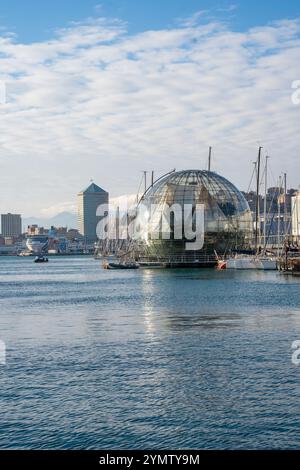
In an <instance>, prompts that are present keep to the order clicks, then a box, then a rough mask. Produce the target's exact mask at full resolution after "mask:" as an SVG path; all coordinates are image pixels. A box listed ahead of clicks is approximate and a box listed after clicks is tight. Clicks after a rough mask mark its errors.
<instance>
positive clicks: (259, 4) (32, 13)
mask: <svg viewBox="0 0 300 470" xmlns="http://www.w3.org/2000/svg"><path fill="white" fill-rule="evenodd" d="M199 10H207V11H210V13H211V15H214V16H215V17H216V18H222V19H225V20H226V21H228V22H229V23H230V25H231V27H232V29H234V30H236V31H244V30H246V29H248V28H249V27H252V26H260V25H265V24H266V23H268V22H271V21H276V20H280V19H283V18H286V19H292V18H296V17H299V16H300V2H299V0H288V1H284V0H237V1H235V0H232V1H231V0H102V1H101V0H99V1H98V2H97V1H95V0H51V1H49V0H47V1H41V0H2V1H1V7H0V24H1V26H2V27H4V28H5V29H6V30H8V31H11V32H12V31H13V32H14V33H16V34H17V35H18V38H19V40H20V41H21V42H33V41H40V40H45V39H49V38H51V37H52V33H53V30H55V29H57V28H63V27H65V26H66V25H67V24H68V22H71V21H81V20H82V19H83V18H87V17H89V16H95V15H98V14H99V13H101V14H102V15H103V16H106V17H108V18H114V17H116V18H119V19H122V20H124V21H126V22H128V30H129V32H131V33H136V32H140V31H145V30H149V29H161V28H165V27H168V26H172V25H174V22H175V21H176V18H184V17H188V16H191V15H192V14H193V13H195V12H197V11H199Z"/></svg>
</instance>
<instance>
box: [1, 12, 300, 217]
mask: <svg viewBox="0 0 300 470" xmlns="http://www.w3.org/2000/svg"><path fill="white" fill-rule="evenodd" d="M0 34H1V33H0ZM299 55H300V21H299V20H282V21H280V22H276V23H274V24H269V25H266V26H265V27H262V26H261V27H257V28H252V29H250V30H248V31H245V32H234V31H231V30H230V29H229V28H228V27H227V26H226V25H224V24H223V23H221V22H218V21H216V20H207V21H206V22H201V24H199V22H197V21H194V22H193V21H190V22H188V21H187V22H186V24H181V25H177V26H176V27H175V26H174V28H170V29H165V30H158V31H145V32H143V33H139V34H135V35H129V34H128V33H126V25H125V24H124V23H122V22H121V21H119V20H107V19H104V18H96V19H92V18H89V19H87V20H86V21H84V22H82V23H76V24H72V25H70V26H69V27H68V28H65V29H62V30H59V31H57V32H56V34H55V36H54V37H53V39H52V40H50V41H45V42H40V43H32V44H21V43H20V42H18V41H17V39H16V38H15V37H10V36H7V35H5V36H2V37H1V36H0V80H5V81H6V91H7V102H6V104H1V105H0V155H1V158H0V191H1V209H2V211H14V210H15V211H17V212H19V211H21V212H23V213H24V214H28V215H33V214H35V213H37V214H43V215H45V211H47V210H48V211H49V214H53V211H54V210H58V208H59V207H65V204H66V205H68V204H71V206H72V205H73V202H72V201H74V204H75V205H76V195H77V193H78V191H79V190H80V189H81V188H82V187H84V186H85V185H86V184H87V183H88V182H89V180H90V179H91V178H93V179H94V180H95V182H96V183H97V184H99V185H100V186H102V187H103V188H104V189H106V190H108V191H109V192H110V193H111V195H112V197H115V196H118V195H119V194H126V193H127V194H133V193H135V192H136V191H137V189H138V184H139V180H140V176H141V173H140V172H141V171H142V170H152V169H154V170H155V171H156V174H159V173H164V172H165V171H168V170H169V169H170V168H174V167H176V168H177V169H181V168H203V167H205V166H206V161H207V152H208V146H209V145H212V146H213V169H215V170H216V171H218V172H219V173H221V174H223V175H224V176H226V177H228V178H229V179H230V180H232V181H233V182H234V183H235V184H237V185H238V186H239V187H240V188H241V189H245V188H247V186H248V182H249V180H250V176H251V171H252V163H251V162H252V161H253V160H254V159H255V157H256V153H257V147H258V142H260V143H262V144H263V145H264V147H265V148H266V149H267V150H268V153H269V154H270V155H271V157H272V160H271V162H272V166H273V173H274V174H278V173H280V172H281V171H283V170H285V171H287V172H288V174H289V180H290V185H294V186H298V184H299V178H298V175H299V173H300V163H299V113H300V107H299V106H295V105H292V102H291V93H292V91H291V83H292V82H293V81H294V80H297V79H299V78H300V66H299ZM61 201H71V202H70V203H69V202H68V203H63V204H61ZM45 207H46V208H47V207H48V208H49V209H43V208H45ZM54 208H56V209H54ZM64 210H65V208H64Z"/></svg>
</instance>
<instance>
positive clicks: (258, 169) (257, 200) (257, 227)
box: [255, 147, 262, 252]
mask: <svg viewBox="0 0 300 470" xmlns="http://www.w3.org/2000/svg"><path fill="white" fill-rule="evenodd" d="M261 150H262V147H259V149H258V159H257V181H256V210H255V250H256V252H257V251H258V243H259V236H258V233H259V217H260V214H259V183H260V162H261Z"/></svg>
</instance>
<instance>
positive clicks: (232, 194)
mask: <svg viewBox="0 0 300 470" xmlns="http://www.w3.org/2000/svg"><path fill="white" fill-rule="evenodd" d="M198 204H201V205H202V207H203V208H204V245H203V248H202V249H201V250H195V251H191V250H189V251H187V250H186V242H187V239H186V238H184V236H183V238H182V239H181V240H178V239H175V237H174V224H172V222H171V225H170V227H171V234H170V237H169V239H166V238H167V237H166V236H165V234H164V228H163V227H164V224H163V218H164V214H165V211H166V209H167V208H170V207H172V206H174V205H176V206H177V207H178V206H180V207H181V208H182V210H184V207H185V206H186V205H189V206H191V207H192V208H193V216H192V217H193V222H194V218H195V208H196V207H197V205H198ZM139 207H140V208H141V207H143V209H144V208H145V207H146V208H148V213H149V214H150V215H149V220H148V221H147V223H145V222H141V220H139V210H138V217H137V221H138V223H140V226H141V230H142V231H143V234H142V236H141V238H140V241H139V243H138V250H137V251H138V258H139V259H140V260H141V261H145V262H147V261H161V262H165V263H169V264H174V265H177V264H178V265H192V264H200V265H206V264H208V265H210V264H211V263H215V259H216V258H215V252H217V253H218V254H219V255H223V254H224V253H226V252H227V253H228V252H230V251H232V250H242V249H245V248H248V247H249V243H250V239H251V236H252V227H253V223H252V215H251V212H250V209H249V206H248V203H247V201H246V199H245V198H244V196H243V194H242V193H241V192H240V191H239V190H238V189H237V188H236V187H235V186H234V185H233V184H232V183H230V182H229V181H228V180H226V179H225V178H223V177H222V176H220V175H218V174H217V173H214V172H209V171H200V170H186V171H180V172H174V173H171V174H169V175H167V176H165V177H163V178H161V179H160V180H157V181H156V182H155V183H154V185H153V186H152V187H150V188H149V189H148V191H147V192H146V193H145V195H144V196H143V198H142V200H141V202H140V205H139ZM153 208H154V209H153ZM144 212H145V210H144ZM183 233H184V231H183Z"/></svg>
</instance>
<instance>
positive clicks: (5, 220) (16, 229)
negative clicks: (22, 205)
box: [1, 214, 22, 238]
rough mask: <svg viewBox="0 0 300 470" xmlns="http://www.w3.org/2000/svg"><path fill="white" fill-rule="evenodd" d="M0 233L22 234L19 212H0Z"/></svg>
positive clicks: (3, 234) (4, 235) (15, 235)
mask: <svg viewBox="0 0 300 470" xmlns="http://www.w3.org/2000/svg"><path fill="white" fill-rule="evenodd" d="M1 233H2V236H3V237H12V238H18V237H20V235H22V219H21V216H20V215H19V214H2V215H1Z"/></svg>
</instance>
